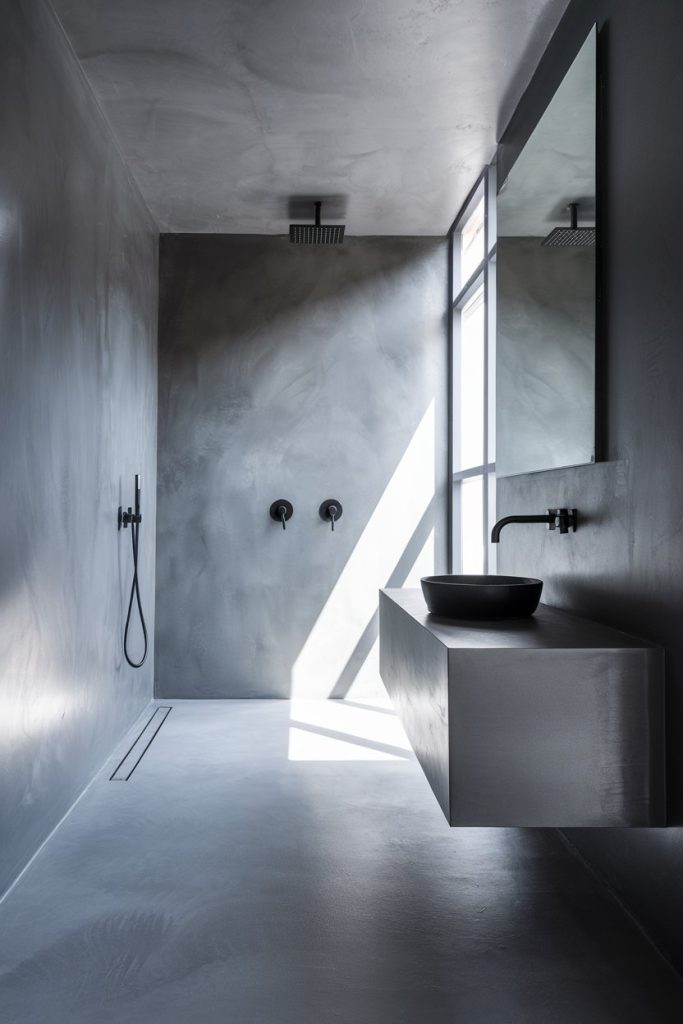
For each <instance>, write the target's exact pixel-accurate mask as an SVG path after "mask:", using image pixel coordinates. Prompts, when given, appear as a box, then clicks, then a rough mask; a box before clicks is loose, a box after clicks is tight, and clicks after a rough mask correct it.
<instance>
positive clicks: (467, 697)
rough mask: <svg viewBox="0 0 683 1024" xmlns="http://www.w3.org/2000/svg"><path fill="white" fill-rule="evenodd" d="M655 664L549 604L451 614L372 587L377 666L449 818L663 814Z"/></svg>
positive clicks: (555, 821) (495, 820) (658, 659)
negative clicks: (461, 617)
mask: <svg viewBox="0 0 683 1024" xmlns="http://www.w3.org/2000/svg"><path fill="white" fill-rule="evenodd" d="M663 666H664V660H663V651H662V650H661V648H658V647H656V646H653V645H651V644H647V643H645V642H644V641H642V640H638V639H636V638H635V637H632V636H628V635H627V634H626V633H621V632H618V631H617V630H613V629H608V628H606V627H605V626H600V625H597V624H596V623H593V622H589V621H587V620H585V619H580V618H577V617H576V616H574V615H570V614H568V613H566V612H562V611H559V610H558V609H555V608H549V607H547V606H545V605H541V606H540V607H539V609H538V611H537V613H536V614H535V615H534V616H533V617H532V618H528V619H517V620H512V621H509V622H504V623H495V622H489V623H484V622H473V623H469V624H467V623H463V622H460V623H457V624H456V623H453V622H447V621H445V620H443V619H435V618H433V617H432V616H430V615H429V613H428V612H427V608H426V606H425V603H424V599H423V597H422V594H421V592H420V591H419V590H399V589H392V590H383V591H381V592H380V670H381V674H382V679H383V680H384V684H385V686H386V688H387V690H388V692H389V696H390V697H391V700H392V702H393V704H394V707H395V708H396V711H397V713H398V715H399V717H400V719H401V721H402V723H403V726H404V728H405V730H406V733H407V735H408V739H409V740H410V743H411V746H412V748H413V750H414V751H415V754H416V756H417V759H418V761H419V762H420V764H421V766H422V769H423V771H424V773H425V775H426V776H427V779H428V781H429V784H430V785H431V787H432V789H433V791H434V794H435V796H436V798H437V800H438V801H439V803H440V805H441V808H442V810H443V812H444V814H445V815H446V818H447V819H448V821H449V823H450V824H451V825H465V826H496V825H498V826H543V827H550V826H559V827H570V826H611V827H623V826H648V825H664V824H665V813H666V812H665V789H664V667H663Z"/></svg>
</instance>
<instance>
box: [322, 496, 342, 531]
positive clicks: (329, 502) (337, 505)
mask: <svg viewBox="0 0 683 1024" xmlns="http://www.w3.org/2000/svg"><path fill="white" fill-rule="evenodd" d="M343 511H344V509H343V508H342V503H341V501H339V499H338V498H327V499H326V500H325V501H324V502H323V503H322V505H321V506H320V508H319V509H318V515H319V516H320V518H321V519H323V520H324V521H325V522H326V523H332V531H333V532H334V524H335V523H336V522H337V520H338V519H341V516H342V512H343Z"/></svg>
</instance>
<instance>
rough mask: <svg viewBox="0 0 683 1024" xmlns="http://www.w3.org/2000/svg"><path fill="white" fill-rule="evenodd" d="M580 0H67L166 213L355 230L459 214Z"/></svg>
mask: <svg viewBox="0 0 683 1024" xmlns="http://www.w3.org/2000/svg"><path fill="white" fill-rule="evenodd" d="M567 2H568V0H53V4H54V7H55V9H56V11H57V14H58V16H59V18H60V20H61V22H62V24H63V26H64V28H65V30H66V33H67V35H68V36H69V38H70V40H71V42H72V44H73V47H74V49H75V51H76V53H77V55H78V57H79V58H80V60H81V63H82V65H83V68H84V70H85V73H86V75H87V76H88V78H89V80H90V82H91V84H92V86H93V88H94V90H95V93H96V94H97V95H98V97H99V99H100V102H101V104H102V106H103V108H104V111H105V113H106V114H107V116H108V118H109V120H110V122H111V125H112V127H113V130H114V133H115V135H116V136H117V139H118V142H119V145H120V148H121V151H122V153H123V155H124V157H125V159H126V161H127V162H128V165H129V168H130V170H131V172H132V174H133V176H134V177H135V179H136V180H137V182H138V184H139V186H140V188H141V190H142V193H143V195H144V197H145V199H146V201H147V203H148V205H149V208H150V210H151V211H152V214H153V215H154V217H155V219H156V221H157V223H158V225H159V227H160V229H161V230H162V231H180V232H182V231H199V232H232V233H239V232H246V233H263V234H280V233H282V232H284V231H286V229H287V224H288V221H289V216H290V201H291V199H292V197H297V196H298V197H301V196H303V197H311V198H312V197H314V196H331V197H335V202H334V204H333V207H334V208H333V209H332V210H331V211H329V210H328V213H330V212H333V213H335V214H336V215H337V216H338V217H340V218H343V219H344V220H345V222H346V224H347V231H348V232H349V233H350V234H353V235H373V234H386V235H391V234H396V235H404V234H405V235H409V234H417V235H421V234H426V235H435V234H441V233H443V232H445V231H446V229H447V227H448V225H449V223H450V221H451V220H452V219H453V217H454V215H455V213H456V212H457V209H458V206H459V205H460V204H461V202H462V200H463V199H464V197H465V195H466V193H467V191H468V190H469V188H470V186H471V185H472V183H473V180H474V179H475V177H476V176H477V174H478V173H479V171H480V170H481V167H482V166H483V164H484V163H485V162H487V161H488V160H490V159H491V157H492V155H493V152H494V148H495V143H496V138H497V135H498V134H499V131H500V128H501V127H502V126H504V125H503V122H504V121H505V120H506V119H507V117H508V116H509V115H510V114H511V112H512V110H513V109H514V105H515V103H516V102H517V100H518V99H519V97H520V95H521V93H522V91H523V89H524V87H525V86H526V85H527V84H528V81H529V79H530V77H531V74H532V72H533V70H534V68H535V66H536V64H537V62H538V59H539V57H540V55H541V53H542V52H543V49H544V47H545V45H546V44H547V41H548V39H549V38H550V35H551V34H552V31H553V30H554V28H555V27H556V25H557V22H558V21H559V19H560V17H561V15H562V13H563V12H564V10H565V8H566V6H567ZM296 219H301V218H300V217H297V218H296ZM330 219H332V218H331V217H330ZM324 220H325V208H324V207H323V221H324Z"/></svg>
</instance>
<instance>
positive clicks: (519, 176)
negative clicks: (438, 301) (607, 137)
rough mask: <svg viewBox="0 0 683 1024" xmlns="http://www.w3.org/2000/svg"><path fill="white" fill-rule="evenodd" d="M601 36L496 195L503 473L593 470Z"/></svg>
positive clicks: (499, 462) (590, 43)
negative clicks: (584, 465) (590, 465)
mask: <svg viewBox="0 0 683 1024" xmlns="http://www.w3.org/2000/svg"><path fill="white" fill-rule="evenodd" d="M595 130H596V33H595V30H593V32H592V33H591V35H590V36H589V37H588V39H587V40H586V42H585V43H584V45H583V47H582V48H581V50H580V52H579V54H578V56H577V57H576V59H575V60H574V63H573V64H572V66H571V68H570V69H569V71H568V72H567V74H566V76H565V77H564V79H563V81H562V83H561V84H560V86H559V88H558V89H557V92H556V93H555V95H554V96H553V98H552V100H551V101H550V103H549V104H548V106H547V108H546V110H545V112H544V114H543V116H542V117H541V119H540V121H539V122H538V124H537V126H536V128H535V130H534V132H533V133H532V135H531V136H530V138H529V140H528V142H527V143H526V145H525V147H524V149H523V150H522V152H521V153H520V155H519V157H518V159H517V161H516V162H515V164H514V166H513V167H512V170H511V171H510V173H509V175H508V177H507V180H506V181H504V182H503V183H502V185H501V186H500V189H499V196H498V239H497V257H496V296H497V310H496V319H497V330H496V344H497V350H496V378H497V379H496V472H497V475H498V476H513V475H516V474H519V473H533V472H537V471H539V470H545V469H556V468H558V467H560V466H576V465H581V464H582V463H587V462H593V461H594V460H595V268H596V259H595V252H596V248H595V243H596V231H595V213H596V209H595V208H596V187H595Z"/></svg>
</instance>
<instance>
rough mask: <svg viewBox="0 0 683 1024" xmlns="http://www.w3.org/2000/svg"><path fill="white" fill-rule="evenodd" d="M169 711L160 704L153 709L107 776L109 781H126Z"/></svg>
mask: <svg viewBox="0 0 683 1024" xmlns="http://www.w3.org/2000/svg"><path fill="white" fill-rule="evenodd" d="M170 713H171V708H170V707H168V706H161V707H157V708H155V709H154V713H153V714H152V716H151V717H150V719H149V721H148V722H147V724H146V725H145V727H144V728H143V730H142V732H141V733H140V735H139V736H138V738H137V739H136V740H135V741H134V743H133V745H132V746H131V747H130V748H129V750H128V751H127V753H125V754H124V756H123V757H122V759H121V760H120V761H119V763H118V764H117V766H116V768H115V769H114V771H113V773H112V774H111V775H110V776H109V781H110V782H128V780H129V778H130V777H131V775H132V774H133V772H134V771H135V769H136V768H137V766H138V765H139V764H140V761H142V759H143V757H144V756H145V754H146V753H147V751H148V750H149V748H150V746H151V744H152V740H153V739H154V737H155V736H156V734H157V733H158V732H159V729H161V727H162V725H163V724H164V722H165V721H166V719H167V718H168V716H169V715H170Z"/></svg>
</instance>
